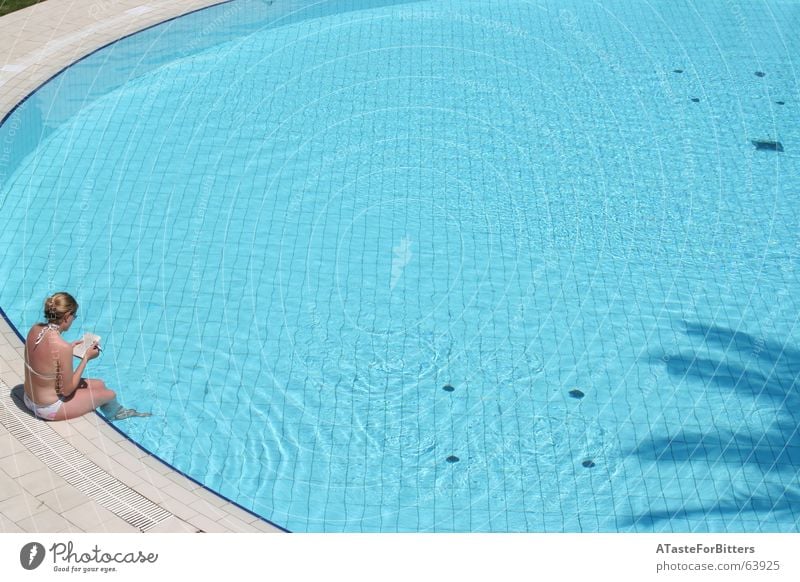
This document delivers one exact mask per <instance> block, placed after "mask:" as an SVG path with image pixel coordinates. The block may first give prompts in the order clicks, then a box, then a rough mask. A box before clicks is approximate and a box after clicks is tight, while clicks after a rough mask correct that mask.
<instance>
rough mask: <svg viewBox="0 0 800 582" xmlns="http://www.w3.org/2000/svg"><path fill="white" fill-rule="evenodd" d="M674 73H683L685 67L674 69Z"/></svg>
mask: <svg viewBox="0 0 800 582" xmlns="http://www.w3.org/2000/svg"><path fill="white" fill-rule="evenodd" d="M672 72H673V73H682V72H683V69H672Z"/></svg>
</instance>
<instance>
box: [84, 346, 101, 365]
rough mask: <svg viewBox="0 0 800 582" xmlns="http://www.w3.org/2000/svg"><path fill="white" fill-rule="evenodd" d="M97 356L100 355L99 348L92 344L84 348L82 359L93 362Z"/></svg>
mask: <svg viewBox="0 0 800 582" xmlns="http://www.w3.org/2000/svg"><path fill="white" fill-rule="evenodd" d="M99 355H100V346H98V345H97V344H92V345H90V346H89V347H88V348H86V353H85V354H83V359H84V360H86V361H87V362H88V361H89V360H94V359H95V358H96V357H97V356H99Z"/></svg>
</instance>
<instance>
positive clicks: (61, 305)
mask: <svg viewBox="0 0 800 582" xmlns="http://www.w3.org/2000/svg"><path fill="white" fill-rule="evenodd" d="M76 311H78V302H77V301H75V298H74V297H73V296H72V295H70V294H69V293H67V292H65V291H60V292H59V293H54V294H53V295H51V296H50V297H48V298H47V299H45V300H44V317H45V319H46V320H47V323H59V322H61V320H63V319H64V318H65V317H66V316H67V315H69V314H70V313H72V314H74V313H75V312H76Z"/></svg>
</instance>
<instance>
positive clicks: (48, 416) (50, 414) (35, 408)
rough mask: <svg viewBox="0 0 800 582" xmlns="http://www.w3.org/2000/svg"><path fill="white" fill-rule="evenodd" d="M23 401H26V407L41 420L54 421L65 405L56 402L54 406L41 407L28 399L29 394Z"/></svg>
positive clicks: (58, 401)
mask: <svg viewBox="0 0 800 582" xmlns="http://www.w3.org/2000/svg"><path fill="white" fill-rule="evenodd" d="M23 400H24V401H25V406H27V407H28V409H29V410H30V411H31V412H33V413H34V414H35V415H36V416H38V417H39V418H43V419H45V420H54V419H55V417H56V414H58V411H59V410H61V407H62V406H63V405H64V403H63V402H61V401H60V400H56V401H55V402H53V403H52V404H47V405H44V406H39V405H38V404H36V403H35V402H34V401H33V400H31V399H30V398H28V395H27V394H25V395H24V397H23Z"/></svg>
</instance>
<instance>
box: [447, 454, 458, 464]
mask: <svg viewBox="0 0 800 582" xmlns="http://www.w3.org/2000/svg"><path fill="white" fill-rule="evenodd" d="M445 460H446V461H447V462H448V463H458V462H459V461H460V460H461V459H459V458H458V457H456V456H455V455H450V456H449V457H447V459H445Z"/></svg>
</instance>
